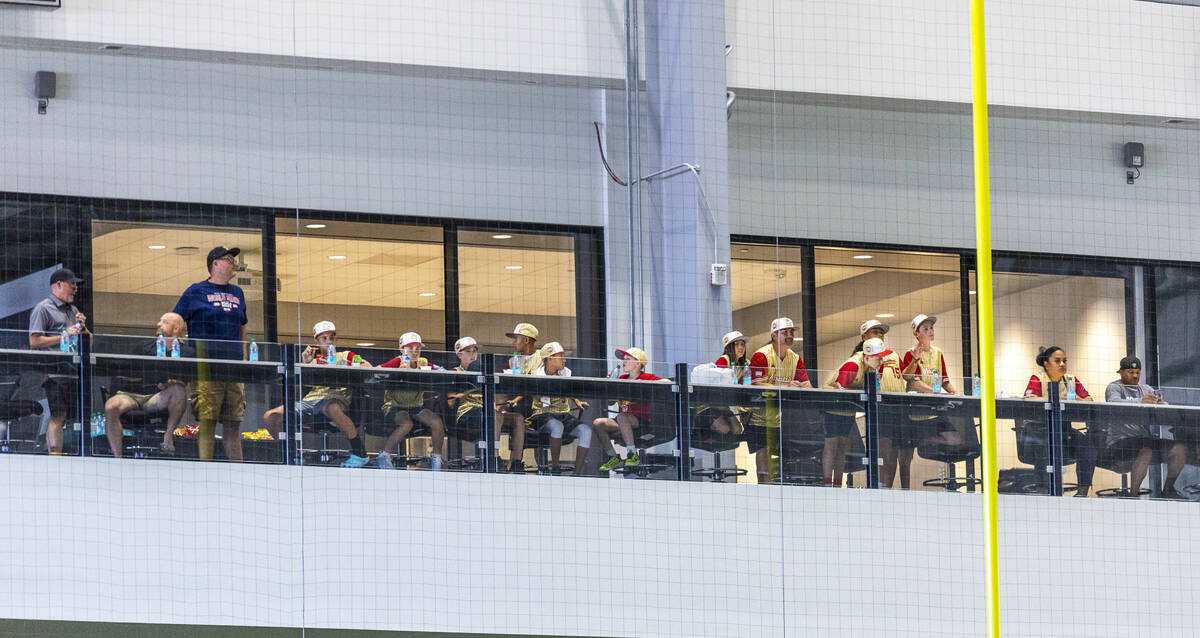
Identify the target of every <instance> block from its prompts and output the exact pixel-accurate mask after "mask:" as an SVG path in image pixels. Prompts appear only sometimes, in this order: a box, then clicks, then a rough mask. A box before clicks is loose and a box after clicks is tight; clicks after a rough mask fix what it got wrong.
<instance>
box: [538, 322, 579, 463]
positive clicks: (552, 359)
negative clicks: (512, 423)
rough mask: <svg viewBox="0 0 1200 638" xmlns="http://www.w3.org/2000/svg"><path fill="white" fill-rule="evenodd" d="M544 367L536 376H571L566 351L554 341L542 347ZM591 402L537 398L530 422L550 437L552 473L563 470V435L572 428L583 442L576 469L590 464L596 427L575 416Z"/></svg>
mask: <svg viewBox="0 0 1200 638" xmlns="http://www.w3.org/2000/svg"><path fill="white" fill-rule="evenodd" d="M541 355H542V365H541V367H539V368H538V369H537V370H536V371H534V374H535V375H540V376H548V377H569V376H571V369H570V368H568V367H567V359H566V350H564V349H563V347H562V344H560V343H559V342H557V341H551V342H550V343H547V344H546V345H544V346H542V347H541ZM587 407H588V403H587V401H580V400H579V399H575V398H570V397H564V396H540V397H533V409H532V411H531V413H530V415H529V418H528V419H527V420H526V422H527V423H528V424H529V427H531V428H533V429H534V431H536V432H538V433H546V434H549V435H550V472H551V473H552V474H557V473H558V472H559V470H560V465H559V461H560V459H561V457H562V441H563V433H564V432H566V430H567V428H571V432H572V434H574V435H575V436H576V438H578V440H579V445H577V446H576V448H575V450H576V453H575V467H576V468H579V469H580V470H582V469H583V464H584V463H585V462H586V461H587V452H588V449H589V448H590V447H591V444H592V428H590V427H588V426H586V425H583V424H580V423H579V419H578V418H577V417H576V416H575V414H576V412H575V411H576V410H585V409H587Z"/></svg>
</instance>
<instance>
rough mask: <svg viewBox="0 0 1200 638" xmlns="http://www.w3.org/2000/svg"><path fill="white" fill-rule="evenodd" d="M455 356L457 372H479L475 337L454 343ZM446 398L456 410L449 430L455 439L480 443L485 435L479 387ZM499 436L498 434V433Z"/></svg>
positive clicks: (481, 393)
mask: <svg viewBox="0 0 1200 638" xmlns="http://www.w3.org/2000/svg"><path fill="white" fill-rule="evenodd" d="M454 354H455V355H456V356H457V357H458V366H457V367H455V368H454V371H455V372H467V371H475V372H478V371H479V366H478V365H475V364H476V362H477V361H479V343H478V342H476V341H475V338H474V337H462V338H461V339H459V340H458V341H455V342H454ZM446 398H447V399H448V400H449V402H450V407H452V408H454V425H453V427H452V428H450V429H449V434H450V436H452V437H454V438H455V439H460V440H461V439H466V440H474V441H478V440H480V438H481V437H482V434H483V392H481V391H480V390H479V389H478V388H477V387H475V388H472V389H470V390H467V391H466V392H454V393H451V394H448V395H447V396H446ZM497 436H499V435H498V433H497Z"/></svg>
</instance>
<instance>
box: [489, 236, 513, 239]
mask: <svg viewBox="0 0 1200 638" xmlns="http://www.w3.org/2000/svg"><path fill="white" fill-rule="evenodd" d="M492 239H512V235H492Z"/></svg>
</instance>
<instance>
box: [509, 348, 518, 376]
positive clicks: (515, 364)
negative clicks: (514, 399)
mask: <svg viewBox="0 0 1200 638" xmlns="http://www.w3.org/2000/svg"><path fill="white" fill-rule="evenodd" d="M508 367H509V368H510V369H511V370H512V373H513V374H521V353H519V352H514V353H513V355H512V358H511V359H509V362H508Z"/></svg>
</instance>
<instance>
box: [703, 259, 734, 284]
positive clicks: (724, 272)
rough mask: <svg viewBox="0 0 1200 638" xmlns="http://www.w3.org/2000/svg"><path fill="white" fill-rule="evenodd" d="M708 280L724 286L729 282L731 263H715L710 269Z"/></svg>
mask: <svg viewBox="0 0 1200 638" xmlns="http://www.w3.org/2000/svg"><path fill="white" fill-rule="evenodd" d="M708 282H709V283H711V284H712V285H714V286H724V285H725V284H727V283H729V264H713V265H712V269H710V270H709V271H708Z"/></svg>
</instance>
